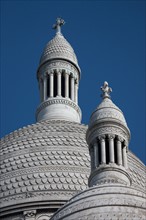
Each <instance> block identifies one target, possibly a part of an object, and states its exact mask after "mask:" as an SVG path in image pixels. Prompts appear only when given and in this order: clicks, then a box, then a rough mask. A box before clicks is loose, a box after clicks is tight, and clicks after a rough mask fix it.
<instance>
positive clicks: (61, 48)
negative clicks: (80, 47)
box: [40, 34, 79, 68]
mask: <svg viewBox="0 0 146 220" xmlns="http://www.w3.org/2000/svg"><path fill="white" fill-rule="evenodd" d="M58 58H59V59H65V60H68V61H70V62H72V63H74V64H75V65H76V66H77V67H78V68H79V66H78V61H77V57H76V55H75V52H74V50H73V48H72V46H71V45H70V44H69V42H68V41H67V40H66V39H65V38H64V36H63V35H62V34H56V35H55V37H54V38H53V39H52V40H51V41H49V42H48V43H47V45H46V46H45V48H44V51H43V54H42V56H41V59H40V65H42V64H43V63H45V62H46V61H48V60H52V59H58Z"/></svg>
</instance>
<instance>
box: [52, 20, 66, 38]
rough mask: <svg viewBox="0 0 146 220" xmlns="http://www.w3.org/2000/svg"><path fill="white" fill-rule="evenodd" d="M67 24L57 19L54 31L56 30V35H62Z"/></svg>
mask: <svg viewBox="0 0 146 220" xmlns="http://www.w3.org/2000/svg"><path fill="white" fill-rule="evenodd" d="M64 24H65V21H64V20H63V19H62V18H57V19H56V24H54V25H53V29H56V34H60V33H61V26H62V25H64Z"/></svg>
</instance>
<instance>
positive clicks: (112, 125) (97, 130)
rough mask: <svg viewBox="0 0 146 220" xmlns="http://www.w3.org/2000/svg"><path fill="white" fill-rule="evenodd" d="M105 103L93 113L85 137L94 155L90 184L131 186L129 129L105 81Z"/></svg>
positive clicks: (103, 100) (103, 97)
mask: <svg viewBox="0 0 146 220" xmlns="http://www.w3.org/2000/svg"><path fill="white" fill-rule="evenodd" d="M101 90H102V92H103V94H102V102H101V104H100V105H99V106H98V107H97V108H96V110H95V111H94V112H93V113H92V115H91V118H90V122H89V127H88V130H87V134H86V140H87V143H88V146H89V152H90V156H91V175H90V177H89V186H93V185H97V184H100V183H103V182H105V183H108V182H116V183H122V184H126V185H130V177H129V174H128V162H127V152H128V144H129V140H130V131H129V128H128V126H127V123H126V120H125V118H124V115H123V113H122V111H121V110H120V109H119V108H118V107H117V106H116V105H115V104H114V103H113V102H112V100H111V99H110V92H111V91H112V89H111V88H110V87H109V86H108V83H107V82H104V85H103V87H101Z"/></svg>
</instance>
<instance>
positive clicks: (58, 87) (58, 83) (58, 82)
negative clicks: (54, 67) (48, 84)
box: [57, 70, 61, 96]
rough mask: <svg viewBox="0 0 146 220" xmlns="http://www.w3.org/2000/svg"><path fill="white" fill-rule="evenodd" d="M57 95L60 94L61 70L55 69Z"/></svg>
mask: <svg viewBox="0 0 146 220" xmlns="http://www.w3.org/2000/svg"><path fill="white" fill-rule="evenodd" d="M57 96H61V71H60V70H59V71H57Z"/></svg>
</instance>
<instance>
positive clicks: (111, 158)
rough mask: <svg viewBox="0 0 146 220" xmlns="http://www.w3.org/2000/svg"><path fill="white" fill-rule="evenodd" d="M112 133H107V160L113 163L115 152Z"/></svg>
mask: <svg viewBox="0 0 146 220" xmlns="http://www.w3.org/2000/svg"><path fill="white" fill-rule="evenodd" d="M114 138H115V136H114V135H108V139H109V162H110V163H114V162H115V153H114Z"/></svg>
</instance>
